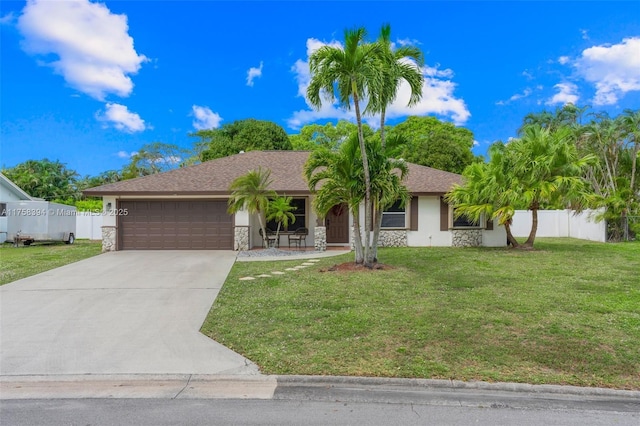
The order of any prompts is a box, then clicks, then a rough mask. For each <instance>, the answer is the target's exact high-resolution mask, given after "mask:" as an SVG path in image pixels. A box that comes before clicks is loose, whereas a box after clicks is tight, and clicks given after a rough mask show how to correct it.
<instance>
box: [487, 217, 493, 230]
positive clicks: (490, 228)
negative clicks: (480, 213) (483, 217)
mask: <svg viewBox="0 0 640 426" xmlns="http://www.w3.org/2000/svg"><path fill="white" fill-rule="evenodd" d="M486 229H487V231H493V219H487V228H486Z"/></svg>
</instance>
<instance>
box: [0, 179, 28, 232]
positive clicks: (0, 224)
mask: <svg viewBox="0 0 640 426" xmlns="http://www.w3.org/2000/svg"><path fill="white" fill-rule="evenodd" d="M33 200H36V198H33V197H31V196H30V195H29V194H27V193H26V192H24V191H23V190H22V189H21V188H20V187H19V186H18V185H16V184H15V183H13V182H11V180H10V179H9V178H8V177H6V176H5V175H3V174H2V173H0V243H4V242H5V241H6V240H7V229H8V226H9V222H8V221H9V219H10V217H7V203H10V202H13V201H33Z"/></svg>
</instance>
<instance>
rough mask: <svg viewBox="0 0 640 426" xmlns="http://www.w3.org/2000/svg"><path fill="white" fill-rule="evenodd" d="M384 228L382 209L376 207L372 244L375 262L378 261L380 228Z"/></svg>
mask: <svg viewBox="0 0 640 426" xmlns="http://www.w3.org/2000/svg"><path fill="white" fill-rule="evenodd" d="M381 228H382V210H381V209H376V223H375V228H373V244H372V245H371V246H372V256H371V257H372V259H373V263H378V239H379V238H380V229H381Z"/></svg>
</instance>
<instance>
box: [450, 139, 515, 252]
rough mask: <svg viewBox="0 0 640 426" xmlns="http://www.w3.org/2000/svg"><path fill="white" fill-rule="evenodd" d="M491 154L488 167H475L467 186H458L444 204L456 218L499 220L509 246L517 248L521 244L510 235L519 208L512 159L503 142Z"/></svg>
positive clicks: (467, 173) (465, 174)
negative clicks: (452, 206)
mask: <svg viewBox="0 0 640 426" xmlns="http://www.w3.org/2000/svg"><path fill="white" fill-rule="evenodd" d="M488 154H489V160H488V162H487V163H474V164H471V165H469V166H468V167H467V168H466V169H465V170H464V172H463V174H462V176H463V178H464V184H463V185H455V186H454V187H453V189H452V190H451V191H449V192H448V193H447V194H446V195H445V200H446V201H447V202H448V203H449V204H452V205H454V206H455V211H454V214H455V217H458V216H465V217H466V218H467V219H469V220H470V221H472V222H480V221H481V220H482V219H483V218H485V217H486V218H489V219H490V220H493V219H494V218H498V223H499V224H500V225H503V226H504V227H505V231H506V232H507V241H508V243H509V244H511V246H512V247H514V248H517V247H518V246H519V243H518V241H517V240H516V239H515V237H514V236H513V234H512V233H511V222H512V220H513V215H514V214H515V210H516V208H518V207H520V206H519V205H518V198H519V197H518V194H517V191H516V188H517V186H518V185H517V182H516V178H515V176H513V174H512V173H510V171H511V170H512V169H513V165H512V164H511V163H512V161H511V157H510V156H508V154H507V152H506V145H504V144H503V143H502V142H496V143H495V144H493V145H492V146H491V147H490V148H489V152H488Z"/></svg>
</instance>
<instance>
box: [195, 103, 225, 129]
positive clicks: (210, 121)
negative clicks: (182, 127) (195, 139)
mask: <svg viewBox="0 0 640 426" xmlns="http://www.w3.org/2000/svg"><path fill="white" fill-rule="evenodd" d="M191 111H192V115H193V116H194V117H195V119H194V120H193V127H194V128H195V129H196V130H207V129H217V128H218V127H220V122H221V121H222V117H220V115H219V114H218V113H215V112H213V111H211V108H209V107H206V106H198V105H194V106H193V107H191Z"/></svg>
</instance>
